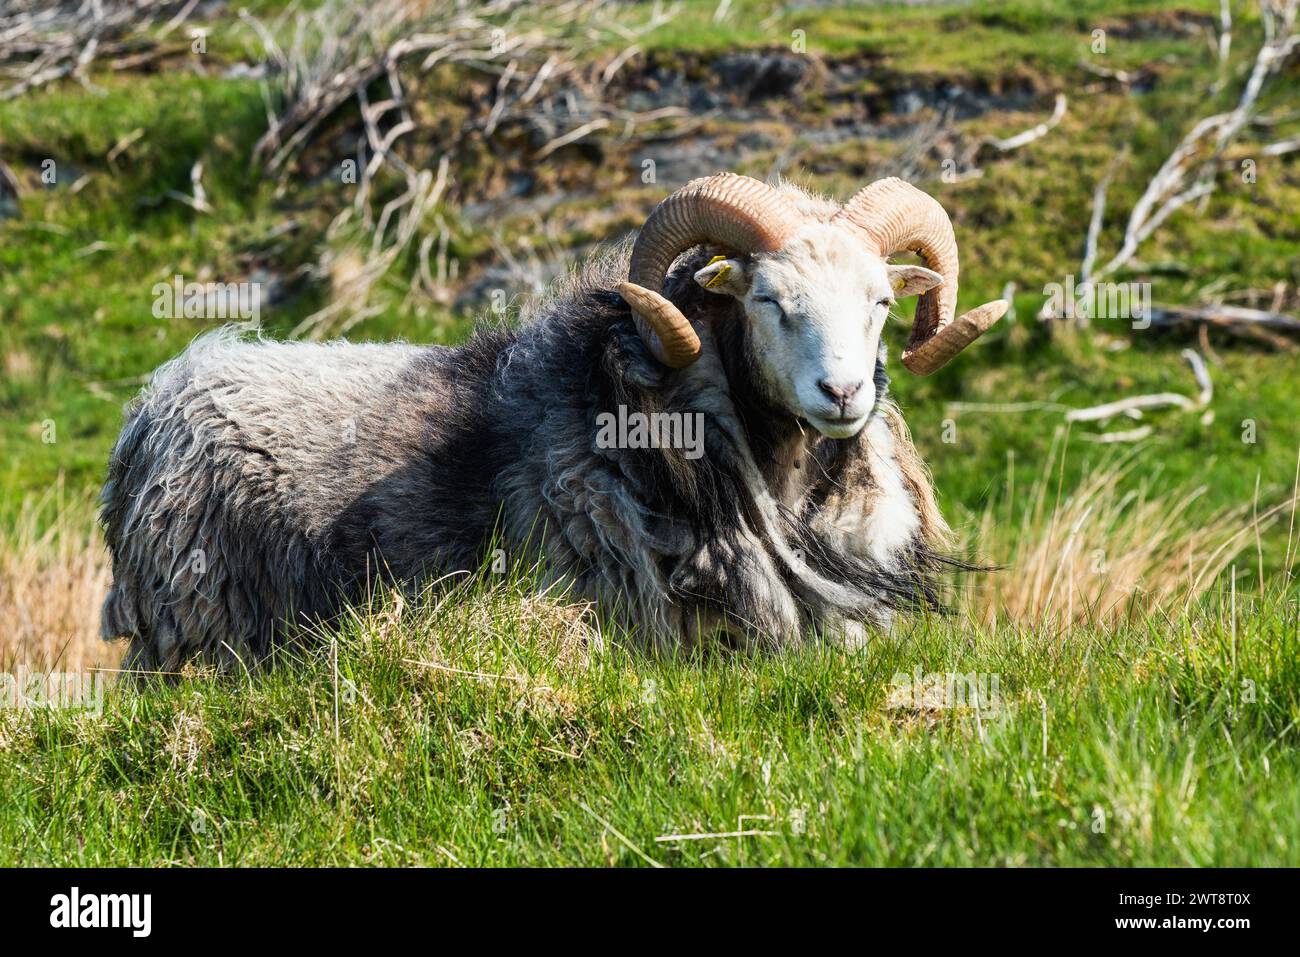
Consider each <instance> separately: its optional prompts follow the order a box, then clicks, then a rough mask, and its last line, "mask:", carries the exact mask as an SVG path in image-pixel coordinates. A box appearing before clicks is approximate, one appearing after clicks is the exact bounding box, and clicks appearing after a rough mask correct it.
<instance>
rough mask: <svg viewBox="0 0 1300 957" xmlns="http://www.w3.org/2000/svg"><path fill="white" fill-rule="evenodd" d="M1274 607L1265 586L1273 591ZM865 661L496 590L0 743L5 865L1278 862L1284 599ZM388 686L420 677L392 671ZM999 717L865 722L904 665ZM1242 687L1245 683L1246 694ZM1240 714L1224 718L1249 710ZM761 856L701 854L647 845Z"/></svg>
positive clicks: (910, 649)
mask: <svg viewBox="0 0 1300 957" xmlns="http://www.w3.org/2000/svg"><path fill="white" fill-rule="evenodd" d="M1292 598H1293V599H1294V594H1293V595H1292ZM1211 606H1212V607H1211V608H1209V609H1207V610H1206V611H1205V612H1204V613H1203V614H1201V615H1199V616H1197V617H1195V618H1194V619H1192V620H1191V621H1188V622H1183V623H1178V624H1176V625H1171V624H1168V623H1166V622H1163V621H1151V622H1145V623H1138V624H1135V625H1133V626H1131V627H1126V628H1121V629H1117V630H1104V631H1094V630H1091V629H1088V628H1080V629H1077V630H1075V631H1073V632H1071V633H1070V634H1068V635H1060V634H1058V633H1055V632H1051V631H1046V630H1037V631H1036V630H1033V629H1026V630H1023V631H1020V630H1016V629H1013V628H1009V627H1003V628H999V629H997V630H995V631H988V630H969V629H967V628H965V627H954V626H949V625H944V624H939V623H924V624H922V625H920V626H919V627H918V629H917V631H916V632H904V633H902V634H900V635H898V636H896V637H895V638H893V639H891V640H888V641H882V642H879V643H877V644H875V645H874V646H873V647H872V648H871V650H870V651H869V652H856V653H845V652H839V651H808V652H805V653H801V654H792V655H788V656H781V657H774V656H766V657H746V658H735V657H731V656H725V655H713V656H708V655H704V656H698V657H693V658H690V659H688V660H652V659H649V658H647V657H646V656H644V655H636V654H630V653H628V652H626V651H622V650H619V648H618V646H617V644H616V643H612V644H611V645H610V646H608V649H607V650H606V651H604V652H597V653H594V654H592V655H591V659H590V660H588V657H587V655H586V654H585V653H584V652H583V650H582V648H581V647H580V646H579V644H578V640H579V632H578V629H579V628H580V626H578V625H575V623H574V621H573V616H572V615H571V614H567V613H566V612H565V611H564V610H562V609H560V608H558V607H556V606H551V605H547V604H544V603H541V602H538V601H536V600H531V601H530V600H528V599H525V598H521V597H520V595H519V594H518V593H517V592H515V591H513V590H512V589H511V588H510V587H505V588H502V587H500V586H498V587H497V588H496V589H495V590H493V591H490V592H488V591H483V590H480V589H471V590H469V592H468V594H467V595H461V596H458V597H457V599H455V600H452V601H447V602H443V603H442V604H441V606H440V607H438V608H437V609H436V610H435V609H434V608H430V607H423V608H417V609H413V610H408V611H407V612H406V613H405V614H404V615H401V616H398V615H397V614H395V612H394V610H393V609H392V608H391V607H388V608H386V609H380V610H378V611H377V612H375V613H374V614H372V615H369V616H358V618H357V619H356V620H355V621H354V622H353V623H352V624H351V625H349V626H348V627H347V628H345V629H343V630H342V632H341V633H340V635H339V636H338V639H337V642H338V645H337V653H338V665H337V668H338V677H337V679H336V678H335V672H334V661H333V656H332V649H331V648H330V646H328V645H327V646H325V647H324V648H323V649H322V650H321V651H320V652H319V653H316V654H314V655H313V656H311V657H310V658H309V659H308V660H307V661H305V663H303V664H302V665H300V666H298V667H295V668H293V669H288V668H286V669H281V670H279V671H278V672H276V673H274V674H272V675H270V676H261V677H258V678H257V679H255V680H250V681H247V682H245V681H244V680H242V679H228V680H225V681H214V679H212V678H211V677H209V676H204V675H196V676H193V677H191V678H190V679H188V680H186V681H184V682H183V683H182V684H181V685H180V686H179V687H176V688H172V689H168V690H166V691H156V692H149V693H146V694H142V695H134V694H128V693H124V692H120V691H119V692H116V693H113V694H111V695H110V697H109V700H108V702H107V707H106V709H105V714H104V716H103V717H102V718H98V719H96V718H83V719H74V718H71V717H69V716H67V714H66V713H62V714H54V715H49V716H47V715H38V716H37V717H36V718H34V719H31V720H25V719H24V720H15V721H14V722H13V723H12V724H11V725H10V726H9V727H8V728H7V730H5V731H4V732H3V734H0V788H3V792H4V794H5V795H6V805H5V811H4V813H3V814H0V847H3V848H4V849H5V850H4V851H3V854H2V855H0V858H2V859H3V862H4V863H22V864H31V863H39V862H50V861H60V862H72V863H81V864H106V863H163V862H178V863H198V864H219V863H236V862H238V863H245V864H257V863H261V864H276V863H288V862H291V863H315V864H341V863H347V862H369V863H383V864H411V863H423V864H453V863H459V864H466V865H483V864H556V863H582V864H592V865H595V864H605V863H621V864H631V865H639V864H646V863H647V861H648V860H653V861H656V862H660V863H664V864H726V863H743V864H778V863H786V864H981V865H1002V864H1024V863H1051V864H1063V865H1068V864H1076V865H1077V864H1146V865H1204V864H1234V865H1254V864H1295V863H1296V861H1297V848H1298V847H1300V752H1298V751H1297V750H1296V748H1295V747H1294V726H1295V721H1296V720H1297V718H1300V700H1298V695H1297V689H1298V688H1300V674H1298V673H1297V669H1298V665H1297V662H1298V661H1300V632H1298V626H1300V621H1298V619H1297V615H1296V612H1295V606H1294V603H1293V604H1292V605H1291V606H1290V607H1289V608H1287V607H1285V606H1284V605H1283V604H1281V603H1280V602H1276V601H1271V602H1269V603H1268V604H1267V605H1266V606H1265V607H1263V608H1262V609H1260V608H1256V607H1254V606H1253V605H1251V604H1249V603H1248V602H1247V601H1246V600H1245V599H1242V600H1241V606H1240V607H1239V609H1238V614H1239V621H1238V624H1237V632H1236V646H1235V648H1234V647H1233V646H1232V645H1231V643H1230V639H1229V635H1230V634H1231V627H1230V612H1229V607H1230V606H1229V605H1228V602H1227V601H1226V600H1225V601H1224V602H1223V603H1222V606H1216V605H1215V603H1211ZM416 662H431V663H432V664H433V666H432V667H431V666H430V665H428V664H417V663H416ZM917 666H920V667H922V668H923V669H926V670H934V671H948V670H953V669H960V670H961V671H963V672H966V671H973V672H979V673H983V674H996V675H998V676H999V702H1000V704H1001V707H1002V710H1001V716H999V717H993V716H991V715H990V714H988V713H985V714H984V715H983V717H982V719H981V720H980V721H979V722H978V724H977V722H976V720H975V718H974V716H973V713H972V712H971V711H969V710H967V711H926V710H924V709H921V710H917V709H914V708H904V709H891V708H889V707H887V698H886V695H887V692H888V690H889V686H890V682H891V679H892V677H893V675H895V674H896V673H898V672H902V673H910V672H911V671H912V669H913V668H914V667H917ZM1248 689H1249V690H1248ZM1252 697H1253V700H1251V699H1252ZM737 830H757V831H765V832H769V833H766V834H761V835H754V836H747V837H738V838H721V839H715V840H679V841H657V840H656V838H661V837H664V836H668V835H673V834H699V833H717V832H727V831H737Z"/></svg>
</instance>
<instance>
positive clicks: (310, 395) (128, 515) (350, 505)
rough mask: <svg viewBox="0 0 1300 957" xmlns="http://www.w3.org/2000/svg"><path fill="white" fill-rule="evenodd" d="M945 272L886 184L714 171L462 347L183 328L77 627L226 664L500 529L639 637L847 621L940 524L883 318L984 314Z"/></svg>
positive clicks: (948, 327)
mask: <svg viewBox="0 0 1300 957" xmlns="http://www.w3.org/2000/svg"><path fill="white" fill-rule="evenodd" d="M901 250H909V251H915V252H918V253H919V254H920V255H921V257H922V259H923V261H924V262H925V263H926V265H925V266H920V265H904V264H890V263H889V261H888V257H889V256H891V255H892V254H894V253H896V252H898V251H901ZM957 275H958V261H957V245H956V240H955V238H954V235H953V229H952V225H951V222H950V221H949V218H948V216H947V214H946V213H945V212H944V210H943V209H942V207H941V206H940V205H939V204H938V203H937V202H936V201H935V200H934V199H933V198H931V197H930V196H928V195H926V194H925V193H923V192H921V191H920V190H917V189H916V188H914V187H912V186H910V185H908V184H906V183H904V182H902V181H901V180H897V179H888V180H881V181H878V182H875V183H873V184H872V185H870V186H868V187H866V188H865V189H863V190H861V191H860V192H858V193H857V195H855V196H854V197H853V198H852V199H851V200H850V201H849V202H848V203H846V204H845V205H843V206H840V205H839V204H838V203H835V202H833V201H830V200H826V199H821V198H817V197H814V196H811V195H809V194H808V193H805V192H804V191H802V190H799V189H797V188H795V187H793V186H790V185H779V186H770V185H768V184H765V183H762V182H759V181H757V180H753V179H750V178H747V177H742V176H737V175H733V174H730V173H719V174H717V175H715V176H711V177H706V178H703V179H700V180H695V181H693V182H691V183H688V184H687V185H686V186H684V187H682V188H681V189H679V190H677V191H676V192H675V193H673V194H672V195H671V196H669V197H667V198H666V199H664V200H663V202H661V203H660V204H659V206H658V207H657V208H656V209H655V210H654V211H653V212H652V213H651V215H650V216H649V218H648V219H647V220H646V222H645V223H644V225H643V227H642V229H641V230H640V233H639V235H638V237H637V239H636V241H635V244H634V245H632V246H631V249H630V255H629V249H628V244H622V245H620V246H617V247H614V248H613V249H610V250H607V251H606V252H604V253H603V254H601V255H599V256H597V257H595V258H594V259H593V260H592V261H590V262H587V263H586V264H585V265H584V266H583V267H582V268H580V269H578V270H577V271H576V272H574V273H573V274H572V275H570V276H569V277H568V278H566V279H563V280H560V281H559V282H557V283H556V284H555V285H554V286H553V287H552V288H551V289H550V290H549V291H548V292H547V293H546V294H545V295H544V296H543V297H542V298H541V299H540V300H539V301H538V302H536V303H533V304H532V305H531V306H530V307H529V308H528V309H526V310H525V312H526V314H525V316H523V317H522V319H521V321H520V322H519V323H517V324H515V325H514V326H512V327H506V326H503V325H500V324H498V325H493V326H489V327H483V328H480V329H479V330H478V331H477V332H476V333H475V335H474V336H473V338H472V339H471V340H470V341H468V342H466V343H465V344H463V345H460V346H456V347H442V346H415V345H407V344H371V345H357V344H349V343H344V342H335V343H328V344H308V343H286V342H269V341H261V340H258V339H253V340H250V339H248V338H246V337H241V336H240V335H237V334H236V333H234V332H231V331H228V330H219V331H216V332H213V333H209V334H207V335H204V336H202V337H200V338H198V339H197V340H196V341H195V342H194V343H193V344H192V345H191V346H190V347H189V348H188V349H187V350H186V351H185V352H184V353H183V354H181V355H180V356H178V357H177V358H175V359H173V360H172V361H171V362H169V363H167V364H166V365H164V366H163V367H161V368H160V369H159V370H158V371H157V372H156V373H155V374H154V376H153V378H152V380H151V382H150V384H149V385H148V386H147V387H146V389H145V390H144V392H143V393H142V395H141V396H140V397H139V398H138V399H137V400H136V401H135V403H134V404H133V405H132V406H131V407H130V408H129V409H128V413H127V421H126V424H125V426H124V428H123V431H122V433H121V436H120V437H119V439H118V441H117V444H116V447H115V448H114V450H113V453H112V457H111V461H110V466H109V476H108V481H107V483H106V485H105V488H104V493H103V518H104V522H105V526H106V529H107V541H108V545H109V548H110V550H111V553H112V561H113V585H112V588H111V591H110V593H109V595H108V598H107V600H106V603H105V606H104V613H103V633H104V636H105V637H106V638H110V639H112V638H119V637H126V638H129V639H130V648H129V651H128V664H129V666H130V667H131V668H134V669H136V670H138V671H164V672H166V671H172V670H175V669H176V668H178V667H179V666H180V665H182V664H183V663H185V662H186V661H189V660H192V659H199V660H202V661H205V662H208V663H211V664H214V665H216V666H218V667H221V668H227V669H228V668H232V667H240V666H247V665H250V664H251V663H253V662H257V661H261V660H262V659H264V658H266V657H267V656H268V654H269V653H270V652H271V651H272V650H273V649H274V648H275V647H276V646H277V645H279V644H281V643H282V642H285V641H288V640H292V636H294V635H295V634H297V635H301V634H302V633H303V630H302V629H300V628H296V627H295V626H297V625H299V624H302V623H310V622H319V621H323V620H328V619H329V618H330V617H331V616H332V615H334V614H336V613H337V612H338V610H339V609H340V607H341V605H342V604H343V603H346V602H348V601H354V600H357V599H359V598H361V597H364V595H365V594H366V591H367V589H368V588H371V587H372V586H373V585H374V584H375V582H377V581H385V582H388V583H391V584H394V585H398V586H400V587H410V588H419V587H421V586H422V583H424V582H428V581H429V580H430V579H432V578H435V577H439V576H444V575H447V574H449V573H451V572H454V571H456V570H459V569H473V568H477V567H481V566H482V564H483V563H484V561H485V558H486V554H485V553H486V550H487V549H489V548H493V547H500V548H504V549H505V550H506V551H507V552H508V553H512V555H513V557H515V558H517V559H519V560H521V561H526V562H528V563H529V564H530V565H535V566H536V567H537V568H539V569H541V570H542V571H540V572H539V575H540V577H541V578H542V579H543V580H550V581H563V582H565V583H566V584H567V586H568V587H569V588H570V590H571V593H572V594H574V595H575V596H577V597H581V598H584V599H587V600H590V601H592V602H593V603H594V604H595V605H596V607H597V608H598V609H599V611H600V613H602V614H603V615H605V616H608V617H609V619H610V620H619V621H622V622H624V623H626V624H627V625H629V626H632V633H634V634H638V635H640V636H642V637H643V640H644V641H646V642H647V643H650V644H653V645H657V646H661V647H676V646H683V645H690V644H693V643H697V642H702V641H710V640H716V641H723V642H727V643H728V644H732V645H742V646H758V647H769V648H780V647H784V646H788V645H790V644H792V643H797V642H802V641H810V640H829V641H844V642H857V641H861V640H862V638H863V636H864V635H866V634H867V633H869V630H870V629H871V628H873V627H881V626H885V625H887V624H888V623H889V622H890V621H891V620H892V618H893V617H894V616H895V615H896V614H897V613H898V612H899V611H900V610H903V609H908V608H915V607H918V606H924V605H925V604H927V603H931V602H933V601H934V600H935V595H936V588H935V576H936V573H937V572H938V571H939V570H940V569H941V567H942V562H943V554H944V553H943V547H944V545H943V543H944V538H945V534H946V527H945V525H944V522H943V519H942V517H941V516H940V514H939V511H938V509H937V508H936V506H935V498H934V493H933V490H932V488H931V486H930V482H929V479H928V476H927V473H926V470H925V467H924V466H923V464H922V463H921V461H920V459H919V458H918V456H917V454H916V451H915V449H914V448H913V446H912V443H911V441H910V438H909V436H908V433H907V430H906V427H905V426H904V424H903V421H902V419H901V417H900V415H899V413H898V410H897V409H896V408H895V406H894V405H893V403H892V402H891V400H890V398H889V395H888V392H887V386H888V381H889V380H888V377H887V375H886V372H885V348H884V345H883V344H882V342H881V330H882V327H883V326H884V323H885V321H886V318H887V316H888V313H889V311H890V308H891V306H892V305H893V304H894V302H895V301H896V300H897V299H899V298H901V297H904V296H911V295H917V294H920V295H921V298H920V300H919V302H918V305H917V310H916V319H915V322H914V324H913V328H912V333H911V338H910V342H909V346H908V348H907V350H906V351H904V353H903V355H902V363H903V365H904V366H905V367H907V368H908V369H910V370H912V371H913V372H916V373H920V374H928V373H930V372H933V371H934V370H935V369H937V368H939V367H940V366H942V365H943V364H944V363H946V362H947V361H948V360H949V359H951V358H952V357H953V356H954V355H956V353H957V352H959V351H960V350H961V349H962V348H964V347H965V346H966V345H968V344H969V343H970V342H971V341H972V340H974V339H975V337H976V336H978V335H979V334H980V333H982V332H983V331H984V330H985V329H987V328H988V327H989V326H990V325H991V324H992V323H993V322H995V321H996V320H997V319H998V318H999V317H1000V316H1001V315H1002V313H1003V312H1004V311H1005V309H1006V303H1005V302H1001V301H997V302H991V303H987V304H985V305H983V306H980V307H979V308H977V309H975V310H973V311H971V312H968V313H966V314H965V315H962V316H960V317H957V316H955V314H954V307H955V304H956V300H957ZM638 417H639V421H640V422H642V423H644V422H655V423H659V425H660V426H664V425H665V423H676V427H673V428H667V427H661V428H659V429H658V430H657V432H656V434H657V436H658V437H659V438H660V439H662V438H663V437H664V436H665V435H666V436H667V437H668V438H667V440H666V441H637V440H634V437H633V436H631V435H629V434H627V433H628V430H629V429H634V428H636V426H635V425H628V423H633V422H635V421H636V420H637V419H638ZM612 423H620V424H619V425H618V427H612ZM694 424H698V426H699V430H698V436H699V441H695V440H694V439H693V438H692V436H693V435H694V434H695V429H694V428H693V425H694ZM641 438H642V439H644V438H645V436H641ZM688 438H689V439H691V441H686V439H688Z"/></svg>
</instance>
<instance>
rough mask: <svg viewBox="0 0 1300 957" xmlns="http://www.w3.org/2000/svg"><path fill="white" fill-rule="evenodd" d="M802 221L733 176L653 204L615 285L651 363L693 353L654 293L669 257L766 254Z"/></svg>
mask: <svg viewBox="0 0 1300 957" xmlns="http://www.w3.org/2000/svg"><path fill="white" fill-rule="evenodd" d="M802 220H803V217H802V216H801V215H800V214H799V212H798V210H797V209H796V208H795V206H794V204H793V203H791V202H790V201H789V200H788V199H786V198H785V197H784V196H782V195H781V194H780V193H778V192H777V191H776V190H774V189H773V188H772V187H770V186H768V185H767V184H766V183H762V182H759V181H758V180H756V179H751V178H750V177H748V176H738V175H736V174H735V173H717V174H715V175H713V176H705V177H702V178H700V179H695V180H691V182H689V183H687V184H686V185H685V186H683V187H682V188H681V189H679V190H677V191H676V192H675V193H673V194H672V195H671V196H669V197H667V198H666V199H665V200H664V201H663V202H661V203H660V204H659V205H658V206H656V207H655V208H654V211H653V212H651V213H650V215H649V216H648V217H647V218H646V221H645V225H643V226H642V227H641V233H640V235H639V236H637V240H636V245H634V246H633V247H632V263H631V266H630V268H629V269H628V280H629V281H628V282H622V283H619V284H618V287H617V288H618V294H619V295H620V296H622V297H623V300H624V301H625V302H626V303H627V304H628V305H629V306H631V307H632V312H633V315H634V316H635V318H636V324H637V331H638V332H640V333H641V338H642V339H644V340H645V343H646V345H647V346H649V347H650V351H651V352H653V353H654V355H655V358H657V359H658V360H659V361H660V362H662V363H664V364H665V365H668V366H671V367H672V368H674V369H680V368H682V367H683V366H687V365H690V364H691V363H692V362H694V361H695V360H696V359H698V358H699V355H700V338H699V336H697V335H696V334H695V330H694V329H693V328H691V324H690V322H688V321H687V319H686V317H685V316H683V315H682V313H681V310H679V309H678V308H677V307H676V306H674V305H673V304H672V303H671V302H669V301H668V300H667V299H666V298H664V296H663V295H662V293H661V290H662V289H663V284H664V277H665V276H667V275H668V270H669V268H671V266H672V264H673V260H674V259H676V258H677V257H678V256H679V255H681V254H682V253H683V252H684V251H686V250H687V249H690V248H691V247H692V246H698V245H700V244H701V243H716V244H717V245H719V246H726V247H728V248H730V249H734V250H735V251H736V252H738V253H756V252H771V251H773V250H776V249H780V248H781V246H782V245H784V244H785V241H786V240H787V239H789V238H790V235H791V234H792V233H793V232H794V231H795V230H796V229H798V228H799V225H800V223H801V222H802Z"/></svg>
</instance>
